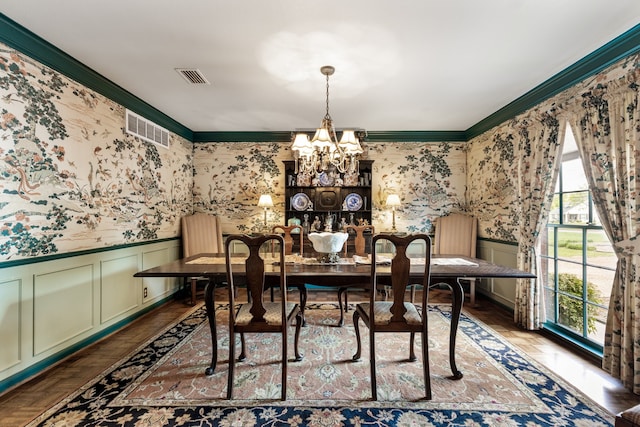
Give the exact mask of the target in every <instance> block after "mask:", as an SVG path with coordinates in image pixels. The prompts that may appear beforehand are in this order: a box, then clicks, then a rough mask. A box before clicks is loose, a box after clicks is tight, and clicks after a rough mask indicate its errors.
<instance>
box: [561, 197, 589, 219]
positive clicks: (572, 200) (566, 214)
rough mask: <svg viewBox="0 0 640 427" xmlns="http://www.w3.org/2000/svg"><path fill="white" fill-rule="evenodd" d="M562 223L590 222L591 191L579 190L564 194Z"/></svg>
mask: <svg viewBox="0 0 640 427" xmlns="http://www.w3.org/2000/svg"><path fill="white" fill-rule="evenodd" d="M562 223H563V224H588V223H589V192H588V191H577V192H573V193H563V194H562Z"/></svg>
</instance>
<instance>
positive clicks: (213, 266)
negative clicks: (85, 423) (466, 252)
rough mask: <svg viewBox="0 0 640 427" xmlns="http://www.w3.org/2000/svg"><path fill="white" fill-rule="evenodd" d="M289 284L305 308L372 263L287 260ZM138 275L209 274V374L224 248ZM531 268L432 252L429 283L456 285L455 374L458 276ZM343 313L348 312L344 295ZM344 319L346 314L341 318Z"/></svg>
mask: <svg viewBox="0 0 640 427" xmlns="http://www.w3.org/2000/svg"><path fill="white" fill-rule="evenodd" d="M242 268H243V267H241V266H238V268H234V273H236V274H242ZM279 272H280V271H279V267H278V266H276V265H272V264H269V263H266V265H265V276H266V277H267V279H269V277H270V276H271V277H277V276H278V275H279ZM378 272H379V273H380V274H382V275H384V274H385V267H384V266H382V267H378ZM421 272H422V273H423V272H424V264H422V265H420V264H415V265H412V267H411V275H412V276H413V277H415V278H418V277H420V275H421ZM386 273H387V274H389V273H390V268H389V267H386ZM286 275H287V286H295V287H298V288H299V289H300V290H301V292H300V297H301V299H300V305H301V310H302V312H303V313H304V308H305V305H306V294H307V293H306V285H308V284H313V285H315V286H322V287H330V288H338V289H340V290H345V289H348V288H350V287H358V288H363V287H366V286H367V284H368V283H369V282H370V278H371V266H370V265H367V264H354V263H337V264H329V263H325V264H323V263H291V264H289V263H288V264H287V265H286ZM134 277H205V278H207V279H209V285H207V287H206V289H205V305H206V308H207V316H208V319H209V326H210V328H211V341H212V360H211V365H210V367H209V368H207V372H206V373H207V374H208V375H210V374H212V373H213V371H214V370H215V367H216V364H217V358H218V345H217V338H216V319H215V298H214V296H215V292H214V291H215V286H212V283H215V282H219V281H223V280H225V279H226V267H225V264H224V254H198V255H194V256H191V257H188V258H183V259H179V260H176V261H173V262H170V263H167V264H163V265H159V266H157V267H153V268H149V269H147V270H144V271H140V272H138V273H136V274H134ZM535 277H536V276H535V275H534V274H532V273H529V272H525V271H521V270H518V269H515V268H511V267H505V266H501V265H496V264H492V263H490V262H488V261H485V260H482V259H478V258H469V257H465V256H457V255H454V256H451V255H447V256H443V255H434V256H432V259H431V274H430V283H431V284H438V283H445V284H447V285H448V286H449V287H450V288H451V290H452V312H451V328H450V331H449V363H450V365H451V372H452V376H451V378H453V379H460V378H462V376H463V374H462V372H461V371H460V370H458V368H457V365H456V357H455V348H456V336H457V331H458V323H459V321H460V313H461V312H462V305H463V302H464V290H463V287H462V284H461V283H460V279H465V278H512V279H516V278H528V279H534V278H535ZM338 299H339V302H340V308H341V310H340V316H341V319H342V316H343V315H344V313H343V310H342V303H341V299H340V298H338ZM339 324H342V320H341V321H340V322H339Z"/></svg>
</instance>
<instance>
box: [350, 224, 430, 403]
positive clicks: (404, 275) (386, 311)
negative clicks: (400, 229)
mask: <svg viewBox="0 0 640 427" xmlns="http://www.w3.org/2000/svg"><path fill="white" fill-rule="evenodd" d="M379 240H387V241H388V242H389V243H390V244H391V245H393V247H394V248H395V253H394V255H393V257H392V259H391V265H390V267H389V266H381V265H378V263H376V262H375V261H372V262H371V285H370V287H369V293H370V298H369V302H363V303H359V304H356V310H355V312H354V313H353V326H354V328H355V333H356V341H357V349H356V353H355V355H354V356H353V360H354V361H357V360H360V356H361V354H362V342H361V337H360V326H359V321H360V320H361V319H362V322H363V323H364V324H365V325H366V326H367V327H368V328H369V362H370V369H371V394H372V398H373V400H377V399H378V393H377V383H376V338H375V336H376V333H378V332H390V333H394V334H397V333H401V332H407V333H409V361H411V362H414V361H416V360H417V358H416V355H415V350H414V343H415V335H416V334H420V338H421V345H422V365H423V372H424V386H425V398H426V399H428V400H429V399H431V376H430V369H429V340H428V334H427V317H428V316H427V301H428V294H429V286H428V285H429V274H430V269H431V267H430V261H431V238H430V237H429V236H428V235H426V234H412V235H408V236H404V237H401V236H395V235H391V234H377V235H375V236H373V239H372V244H371V259H372V260H375V259H376V243H377V242H378V241H379ZM417 240H423V241H424V243H425V246H426V253H425V256H424V261H422V260H421V262H424V265H420V276H421V280H420V282H419V283H420V284H421V285H422V286H423V289H424V291H423V292H422V301H421V304H420V305H419V306H418V305H416V304H414V303H413V302H410V301H405V299H406V298H407V296H406V295H407V292H406V291H407V287H408V286H410V283H409V280H410V271H411V260H410V258H409V257H408V256H407V247H408V246H409V245H410V244H411V243H412V242H414V241H417ZM380 273H386V274H385V275H380ZM382 282H384V283H385V284H389V285H390V286H391V288H392V300H391V301H387V300H385V301H377V300H376V295H377V292H376V289H377V286H378V284H379V283H382ZM411 283H412V284H413V283H416V280H415V277H414V278H413V279H411Z"/></svg>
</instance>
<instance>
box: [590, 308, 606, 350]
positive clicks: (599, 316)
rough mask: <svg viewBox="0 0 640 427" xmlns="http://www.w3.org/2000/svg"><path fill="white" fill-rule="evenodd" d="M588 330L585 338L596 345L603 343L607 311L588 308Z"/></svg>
mask: <svg viewBox="0 0 640 427" xmlns="http://www.w3.org/2000/svg"><path fill="white" fill-rule="evenodd" d="M588 312H589V321H588V324H589V329H588V331H587V336H588V337H589V338H591V339H592V340H594V341H596V342H598V343H604V331H605V325H606V323H607V309H604V308H601V307H595V306H589V309H588Z"/></svg>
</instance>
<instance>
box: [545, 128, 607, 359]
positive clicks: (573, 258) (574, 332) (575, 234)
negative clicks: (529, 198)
mask: <svg viewBox="0 0 640 427" xmlns="http://www.w3.org/2000/svg"><path fill="white" fill-rule="evenodd" d="M540 253H541V257H542V264H541V271H540V275H539V277H541V278H542V279H543V280H544V281H545V283H544V286H545V307H546V313H547V318H546V323H545V327H547V328H548V329H550V330H552V331H554V332H557V333H559V334H561V335H564V336H567V337H569V338H571V339H573V340H574V341H577V342H579V343H580V344H582V345H584V346H586V347H588V348H590V349H591V350H594V351H595V352H596V353H601V352H602V346H603V344H604V329H605V328H604V326H605V322H606V317H607V310H608V307H609V298H610V295H611V286H612V284H613V277H614V273H615V266H616V261H617V258H616V255H615V253H614V252H613V248H612V246H611V243H610V242H609V239H608V238H607V236H606V234H605V233H604V230H603V229H602V225H601V223H600V220H599V218H598V215H597V214H596V211H595V209H594V207H593V201H592V199H591V192H590V191H589V186H588V184H587V179H586V177H585V175H584V170H583V168H582V161H581V159H580V156H579V154H578V149H577V146H576V142H575V139H574V138H573V133H572V131H571V128H570V126H568V125H567V131H566V134H565V139H564V148H563V152H562V166H561V169H560V174H559V176H558V182H557V183H556V188H555V195H554V198H553V204H552V206H551V211H550V213H549V220H548V223H547V233H546V235H544V236H542V239H541V247H540Z"/></svg>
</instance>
